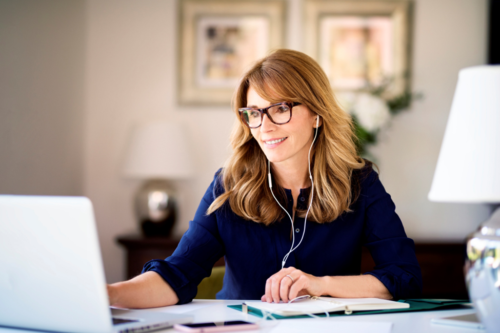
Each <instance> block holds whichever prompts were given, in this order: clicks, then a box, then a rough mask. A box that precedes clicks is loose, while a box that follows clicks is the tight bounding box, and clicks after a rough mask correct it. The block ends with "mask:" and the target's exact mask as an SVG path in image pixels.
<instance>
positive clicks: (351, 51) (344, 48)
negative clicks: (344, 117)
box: [305, 0, 412, 96]
mask: <svg viewBox="0 0 500 333" xmlns="http://www.w3.org/2000/svg"><path fill="white" fill-rule="evenodd" d="M411 5H412V2H411V1H406V0H399V1H398V0H392V1H390V0H373V1H367V0H364V1H359V0H350V1H349V0H327V1H326V0H306V2H305V35H306V36H309V38H306V39H305V51H306V53H307V54H309V55H310V56H312V57H313V58H314V59H316V60H317V61H318V63H319V64H320V65H321V66H322V68H323V69H324V70H325V73H326V74H327V76H328V78H329V80H330V83H331V85H332V88H333V89H334V90H335V91H336V92H353V91H360V90H363V89H365V90H366V89H377V88H380V87H384V94H385V95H386V96H399V95H402V94H404V93H405V92H407V91H408V90H409V82H410V80H409V78H410V56H409V55H410V14H411Z"/></svg>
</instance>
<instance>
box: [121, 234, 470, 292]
mask: <svg viewBox="0 0 500 333" xmlns="http://www.w3.org/2000/svg"><path fill="white" fill-rule="evenodd" d="M117 241H118V243H119V244H121V245H123V246H124V247H125V249H126V250H127V259H126V261H127V262H126V263H127V279H130V278H132V277H134V276H136V275H139V274H140V273H141V271H142V267H143V266H144V264H145V263H146V262H148V261H149V260H151V259H164V258H166V257H168V256H170V255H171V254H172V253H173V252H174V250H175V248H176V247H177V244H179V239H171V238H162V237H153V238H146V237H143V236H138V235H129V236H122V237H119V238H118V239H117ZM415 252H416V255H417V259H418V262H419V263H420V267H421V269H422V278H423V281H424V287H423V294H422V297H423V298H454V299H466V298H468V294H467V289H466V286H465V280H464V273H463V266H464V261H465V244H461V243H416V244H415ZM215 265H216V266H224V258H221V259H220V260H219V261H218V262H217V263H216V264H215ZM374 266H375V264H374V262H373V259H372V257H371V255H370V253H369V252H368V250H367V249H366V248H363V256H362V261H361V272H367V271H370V270H372V269H373V267H374Z"/></svg>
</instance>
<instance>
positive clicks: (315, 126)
mask: <svg viewBox="0 0 500 333" xmlns="http://www.w3.org/2000/svg"><path fill="white" fill-rule="evenodd" d="M321 125H323V119H321V116H320V115H316V125H314V128H318V127H321Z"/></svg>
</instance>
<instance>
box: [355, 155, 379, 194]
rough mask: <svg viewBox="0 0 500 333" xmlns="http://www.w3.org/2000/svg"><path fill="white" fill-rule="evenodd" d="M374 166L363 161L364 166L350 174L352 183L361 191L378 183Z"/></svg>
mask: <svg viewBox="0 0 500 333" xmlns="http://www.w3.org/2000/svg"><path fill="white" fill-rule="evenodd" d="M375 168H376V165H374V164H373V163H372V162H371V161H369V160H365V166H364V167H363V168H361V169H356V170H354V171H353V172H352V183H353V185H358V186H360V187H361V188H362V189H364V188H366V187H369V186H371V185H373V183H374V182H376V181H379V177H378V172H377V171H375Z"/></svg>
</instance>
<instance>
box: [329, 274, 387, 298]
mask: <svg viewBox="0 0 500 333" xmlns="http://www.w3.org/2000/svg"><path fill="white" fill-rule="evenodd" d="M321 279H323V290H322V293H321V294H322V295H328V296H332V297H339V298H361V297H367V298H382V299H392V295H391V293H390V292H389V291H388V290H387V288H386V287H385V286H384V285H383V284H382V282H380V281H379V280H378V279H377V278H376V277H374V276H373V275H369V274H366V275H355V276H324V277H322V278H321Z"/></svg>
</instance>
